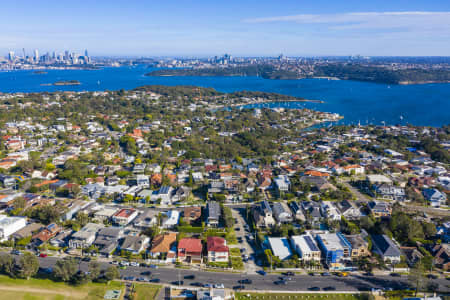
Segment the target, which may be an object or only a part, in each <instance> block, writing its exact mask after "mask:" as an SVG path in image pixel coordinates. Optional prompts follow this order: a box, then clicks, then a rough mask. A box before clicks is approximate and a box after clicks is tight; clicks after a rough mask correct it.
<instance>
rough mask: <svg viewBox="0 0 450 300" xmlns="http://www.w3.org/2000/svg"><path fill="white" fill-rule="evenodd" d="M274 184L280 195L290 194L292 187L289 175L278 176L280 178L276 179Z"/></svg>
mask: <svg viewBox="0 0 450 300" xmlns="http://www.w3.org/2000/svg"><path fill="white" fill-rule="evenodd" d="M274 183H275V188H276V190H277V191H278V193H286V192H288V191H289V188H290V186H291V181H290V180H289V177H287V175H278V177H276V178H275V179H274Z"/></svg>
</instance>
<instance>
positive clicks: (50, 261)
mask: <svg viewBox="0 0 450 300" xmlns="http://www.w3.org/2000/svg"><path fill="white" fill-rule="evenodd" d="M39 260H40V263H41V267H44V268H48V267H52V266H53V265H54V264H55V263H56V261H57V260H58V258H55V257H47V258H39ZM88 264H89V263H87V262H81V263H80V269H81V270H83V271H87V269H88ZM108 265H109V264H107V263H102V268H107V267H108ZM145 272H151V275H147V274H145ZM120 273H121V276H123V277H125V276H134V277H135V278H137V277H147V278H159V279H160V280H161V283H166V284H170V283H172V282H174V281H177V280H178V279H180V280H183V281H184V283H183V285H184V286H190V285H191V284H192V283H195V282H199V283H202V284H205V283H211V284H215V283H222V284H224V285H225V287H226V288H233V287H236V286H238V285H239V283H238V280H241V279H246V278H249V279H251V280H252V281H253V282H252V284H247V285H245V289H246V290H286V291H307V290H308V289H309V288H311V287H320V288H321V289H323V288H326V287H330V286H331V287H335V288H336V290H337V291H361V290H370V289H371V288H394V289H396V288H406V287H407V279H406V278H405V277H391V276H372V277H368V276H349V277H345V278H343V277H337V276H326V277H324V276H308V275H296V276H294V278H293V280H292V281H291V282H289V283H288V284H287V285H283V286H277V285H275V284H274V281H276V280H277V279H278V277H279V276H280V275H266V276H261V275H253V274H252V275H244V274H236V273H234V274H233V273H223V272H205V271H193V270H185V269H175V268H158V269H152V268H143V267H131V266H130V267H128V268H127V269H125V270H120ZM144 274H145V275H144ZM187 275H194V276H195V278H194V279H184V276H187ZM434 282H436V283H437V284H439V290H440V291H443V292H450V282H449V281H448V280H445V279H436V280H434Z"/></svg>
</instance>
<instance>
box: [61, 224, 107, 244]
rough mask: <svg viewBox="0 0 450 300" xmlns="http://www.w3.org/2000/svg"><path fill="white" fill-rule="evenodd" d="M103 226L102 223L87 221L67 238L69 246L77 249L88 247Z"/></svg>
mask: <svg viewBox="0 0 450 300" xmlns="http://www.w3.org/2000/svg"><path fill="white" fill-rule="evenodd" d="M103 227H104V226H103V225H102V224H95V223H87V224H86V225H85V226H84V227H83V228H81V229H80V231H77V232H75V233H74V234H72V236H71V238H70V240H69V247H70V248H79V249H83V248H88V247H89V246H90V245H92V244H93V243H94V241H95V237H96V236H97V232H98V231H100V229H102V228H103Z"/></svg>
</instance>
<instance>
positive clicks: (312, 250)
mask: <svg viewBox="0 0 450 300" xmlns="http://www.w3.org/2000/svg"><path fill="white" fill-rule="evenodd" d="M291 245H292V249H294V250H295V252H297V254H298V256H299V257H300V259H301V260H303V261H316V262H320V257H321V252H320V249H319V247H318V246H317V243H316V242H315V241H314V239H313V237H312V236H311V235H309V234H303V235H293V236H291Z"/></svg>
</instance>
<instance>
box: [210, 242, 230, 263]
mask: <svg viewBox="0 0 450 300" xmlns="http://www.w3.org/2000/svg"><path fill="white" fill-rule="evenodd" d="M206 248H207V252H208V262H228V252H229V249H228V246H227V241H226V240H225V239H224V238H221V237H216V236H209V237H208V239H207V242H206Z"/></svg>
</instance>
